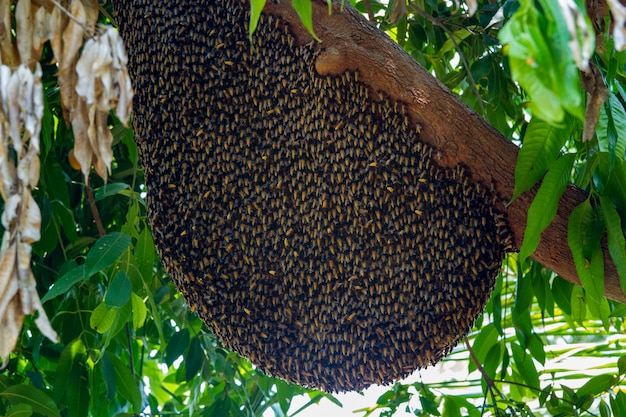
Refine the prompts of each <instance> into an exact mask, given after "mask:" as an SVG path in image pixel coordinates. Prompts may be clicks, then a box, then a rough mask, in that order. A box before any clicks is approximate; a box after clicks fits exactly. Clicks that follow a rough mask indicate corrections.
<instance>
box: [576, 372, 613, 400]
mask: <svg viewBox="0 0 626 417" xmlns="http://www.w3.org/2000/svg"><path fill="white" fill-rule="evenodd" d="M616 383H617V375H613V374H602V375H596V376H594V377H592V378H591V379H590V380H589V381H587V382H585V384H584V385H583V386H582V387H580V388H578V391H576V395H577V396H579V397H582V396H584V395H591V396H594V397H595V396H596V395H598V394H601V393H603V392H607V391H609V390H610V389H611V387H612V386H613V385H615V384H616Z"/></svg>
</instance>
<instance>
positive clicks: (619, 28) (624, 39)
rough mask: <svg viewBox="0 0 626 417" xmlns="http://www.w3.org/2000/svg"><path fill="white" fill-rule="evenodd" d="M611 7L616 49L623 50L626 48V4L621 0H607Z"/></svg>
mask: <svg viewBox="0 0 626 417" xmlns="http://www.w3.org/2000/svg"><path fill="white" fill-rule="evenodd" d="M607 1H608V3H609V8H610V9H611V17H612V18H613V19H612V22H611V24H612V28H613V43H614V45H615V49H616V50H618V51H622V50H623V49H624V48H626V6H624V5H623V4H622V3H620V1H619V0H607Z"/></svg>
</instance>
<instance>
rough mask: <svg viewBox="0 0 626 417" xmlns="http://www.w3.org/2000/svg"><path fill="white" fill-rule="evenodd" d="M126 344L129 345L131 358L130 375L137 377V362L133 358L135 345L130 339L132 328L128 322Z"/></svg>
mask: <svg viewBox="0 0 626 417" xmlns="http://www.w3.org/2000/svg"><path fill="white" fill-rule="evenodd" d="M125 326H126V342H127V343H128V357H129V361H128V362H129V367H130V374H131V375H132V376H133V377H134V376H135V360H134V358H133V344H132V341H131V337H130V327H129V326H128V322H126V325H125Z"/></svg>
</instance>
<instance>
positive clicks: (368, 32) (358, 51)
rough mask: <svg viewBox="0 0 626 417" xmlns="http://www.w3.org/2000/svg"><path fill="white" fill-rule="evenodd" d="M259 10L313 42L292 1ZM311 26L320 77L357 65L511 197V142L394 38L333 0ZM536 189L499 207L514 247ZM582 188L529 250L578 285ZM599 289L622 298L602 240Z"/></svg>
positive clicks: (319, 6)
mask: <svg viewBox="0 0 626 417" xmlns="http://www.w3.org/2000/svg"><path fill="white" fill-rule="evenodd" d="M264 13H266V14H271V15H276V16H280V17H282V18H283V19H285V20H286V21H288V22H289V23H290V26H291V30H292V31H293V32H294V34H295V36H296V38H297V41H298V42H299V43H301V44H302V43H306V42H310V41H312V40H313V38H312V36H311V35H310V34H309V32H308V31H307V29H306V28H304V26H303V25H302V23H301V22H300V18H299V16H298V15H297V13H296V12H295V10H294V9H293V8H292V7H291V3H290V2H281V3H279V4H275V3H268V4H267V5H266V7H265V9H264ZM313 27H314V32H315V34H316V35H317V36H318V37H319V38H320V39H321V40H322V42H321V43H320V44H319V45H320V49H321V53H320V55H319V57H318V59H317V61H316V69H317V71H318V72H319V73H320V74H321V75H327V74H331V75H338V74H341V73H343V72H345V71H347V70H350V71H358V73H359V81H362V82H364V83H365V84H367V85H369V86H370V88H372V90H373V91H384V92H385V94H387V95H388V96H389V97H390V98H392V99H396V100H398V101H401V102H404V103H405V104H406V106H407V109H408V111H409V114H410V117H411V119H412V122H414V123H419V124H420V125H421V126H422V130H421V135H420V136H421V138H422V139H423V140H424V141H426V142H428V143H429V144H431V145H432V146H434V147H435V148H436V149H437V152H436V154H435V155H436V156H435V158H436V160H437V162H438V163H439V164H441V165H442V166H445V167H454V166H455V165H458V164H461V165H463V166H465V167H467V168H468V170H469V171H470V172H471V176H472V178H473V179H475V180H476V181H480V182H482V183H484V184H486V185H491V184H493V186H494V188H495V190H496V191H497V193H498V194H499V195H500V197H502V199H503V200H504V201H509V200H510V199H511V197H512V195H513V187H514V184H515V175H514V173H515V164H516V161H517V153H518V149H517V147H516V146H515V145H514V144H513V143H511V142H510V141H509V140H507V139H506V138H505V137H504V136H503V135H502V134H500V133H499V132H498V131H496V130H495V129H494V128H493V127H492V126H490V125H489V124H488V123H487V122H486V121H485V120H483V119H482V118H481V117H480V116H479V115H478V114H476V113H475V112H474V111H472V110H471V109H470V108H469V107H467V106H466V105H465V104H464V103H463V102H462V101H461V100H460V99H459V98H458V97H457V96H455V95H454V94H453V93H452V92H451V91H450V90H448V89H447V88H446V87H445V86H444V85H443V84H441V83H440V82H439V81H438V80H437V79H435V78H434V77H433V76H432V75H431V74H430V73H428V72H427V71H426V70H425V69H424V68H423V67H421V66H420V65H419V64H417V63H416V62H415V60H414V59H412V58H411V57H410V56H409V55H408V54H407V53H406V52H405V51H404V50H402V49H401V48H400V47H399V46H398V45H397V44H396V43H395V42H394V41H392V40H391V39H390V38H389V37H387V36H386V35H385V34H383V33H382V32H381V31H380V30H378V29H377V28H375V27H374V26H373V25H372V24H370V23H369V22H368V21H367V20H366V19H365V18H364V17H363V16H361V15H360V14H359V13H358V12H356V11H355V10H354V9H352V8H350V7H345V8H344V9H343V10H342V9H341V6H340V5H339V4H337V3H333V7H332V14H330V15H329V13H328V5H327V3H326V1H325V0H324V1H320V0H314V1H313ZM535 192H536V188H535V189H533V190H531V191H528V192H526V193H524V194H522V195H521V196H519V197H518V198H517V199H516V200H515V201H514V202H513V203H511V204H510V205H509V206H508V207H501V209H502V210H503V211H504V212H505V213H506V214H507V221H508V222H509V225H510V227H511V229H512V231H513V234H514V243H515V247H516V248H519V247H520V246H521V243H522V239H523V236H524V229H525V227H526V216H527V212H528V208H529V206H530V204H531V202H532V200H533V198H534V196H535ZM585 198H586V193H585V192H584V191H582V190H580V189H578V188H576V187H574V186H573V185H571V186H569V187H568V188H567V190H566V192H565V194H564V195H563V197H562V198H561V200H560V203H559V209H558V212H557V215H556V217H555V219H554V221H553V222H552V224H551V225H550V226H549V227H548V228H547V229H546V230H545V231H544V233H543V235H542V237H541V240H540V243H539V246H538V248H537V250H536V252H535V253H534V254H533V255H532V256H531V257H532V258H533V259H534V260H536V261H538V262H540V263H541V264H542V265H544V266H545V267H546V268H549V269H551V270H553V271H554V272H556V273H557V274H558V275H559V276H561V277H562V278H564V279H566V280H567V281H569V282H572V283H574V284H576V285H581V283H580V280H579V278H578V274H577V272H576V267H575V265H574V261H573V258H572V253H571V251H570V250H569V247H568V245H567V222H568V219H569V215H570V213H571V212H572V210H573V209H574V208H575V207H576V206H577V205H578V204H580V203H581V202H582V201H584V200H585ZM604 259H605V295H606V296H607V297H609V298H611V299H613V300H617V301H621V302H626V295H625V294H624V292H623V291H622V289H621V286H620V283H619V277H618V275H617V272H616V270H615V266H614V265H613V263H612V261H611V258H610V255H609V253H608V250H607V249H606V245H604Z"/></svg>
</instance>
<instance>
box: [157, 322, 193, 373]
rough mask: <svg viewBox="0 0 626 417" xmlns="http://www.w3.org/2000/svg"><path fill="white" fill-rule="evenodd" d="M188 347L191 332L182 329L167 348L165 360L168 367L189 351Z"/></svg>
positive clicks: (173, 336) (172, 338)
mask: <svg viewBox="0 0 626 417" xmlns="http://www.w3.org/2000/svg"><path fill="white" fill-rule="evenodd" d="M187 346H189V330H188V329H181V330H180V331H179V332H177V333H174V334H173V335H172V337H171V338H170V341H169V342H168V344H167V347H166V348H165V356H164V358H163V360H164V361H165V363H166V364H167V366H171V365H172V364H173V363H174V361H175V360H176V359H178V358H179V357H180V355H182V354H183V353H184V352H185V350H187Z"/></svg>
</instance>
